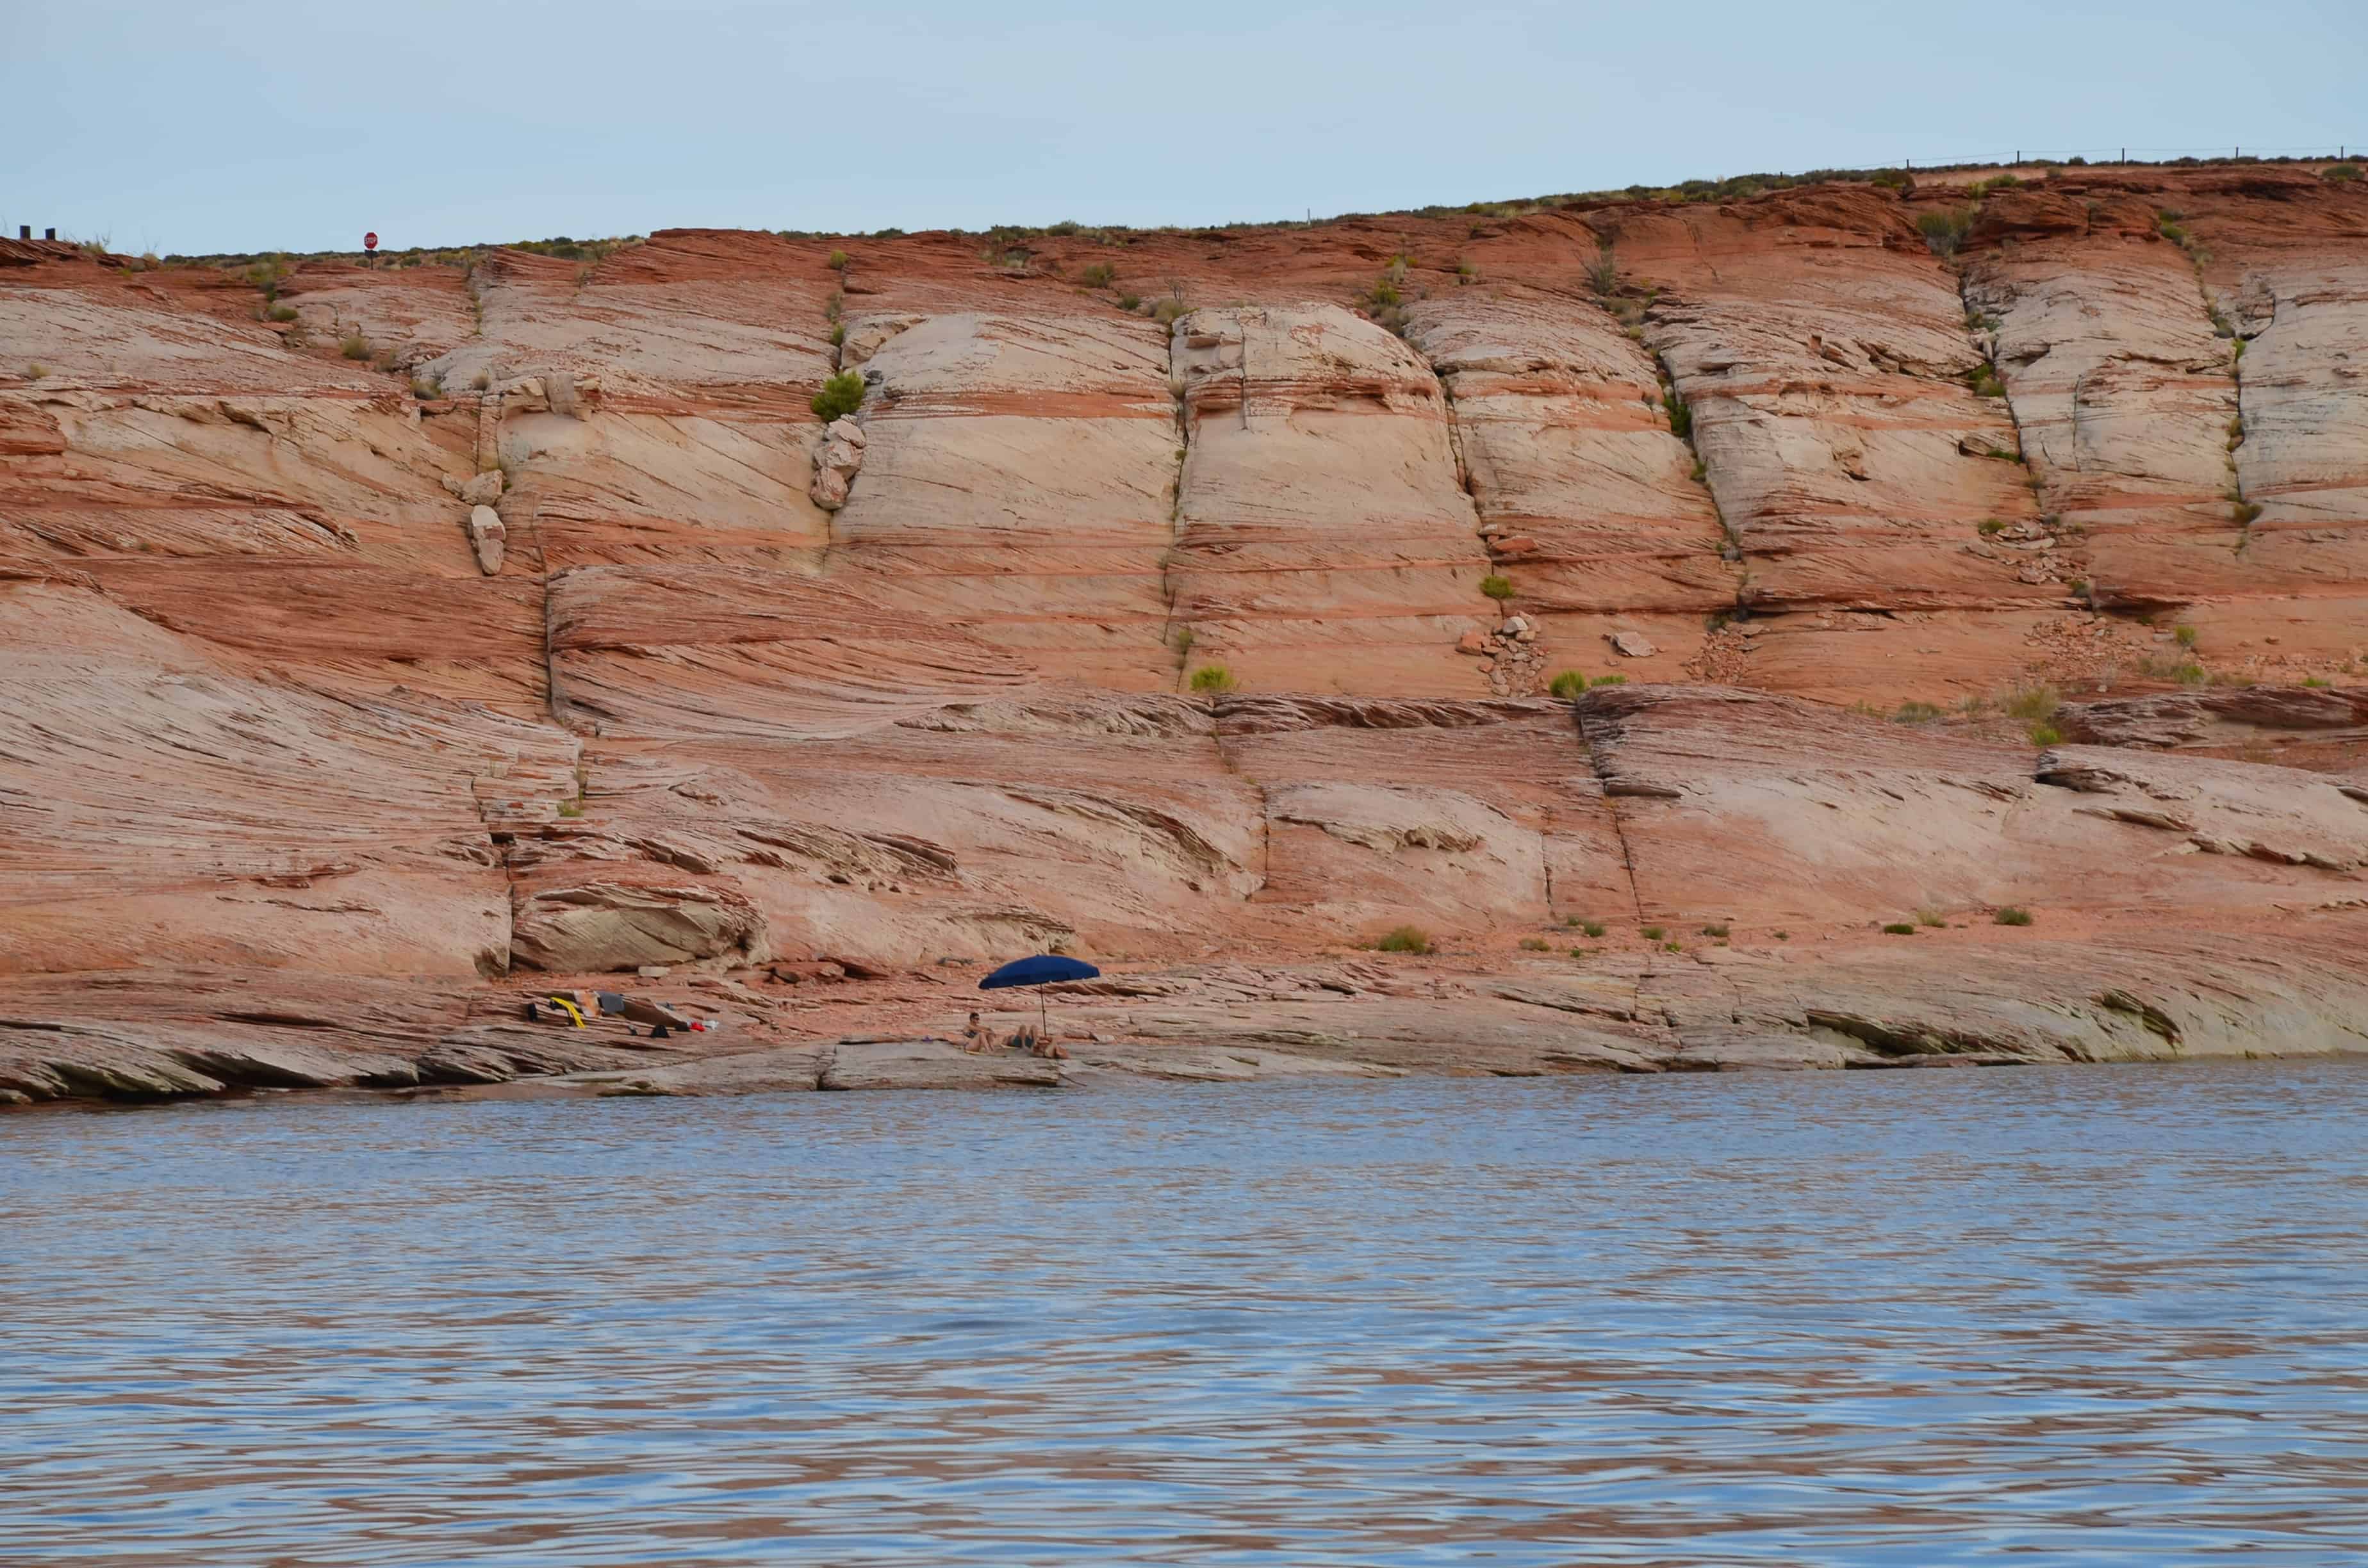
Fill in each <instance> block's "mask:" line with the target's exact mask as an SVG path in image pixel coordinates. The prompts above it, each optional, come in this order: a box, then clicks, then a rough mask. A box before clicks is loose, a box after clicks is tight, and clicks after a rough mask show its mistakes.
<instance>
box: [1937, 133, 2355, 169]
mask: <svg viewBox="0 0 2368 1568" xmlns="http://www.w3.org/2000/svg"><path fill="white" fill-rule="evenodd" d="M2361 146H2368V137H2362V139H2361V140H2360V141H2357V142H2336V143H2334V144H2333V145H2332V146H2330V145H2328V143H2327V142H2313V143H2311V144H2310V145H2308V146H2305V147H2255V148H2252V149H2251V150H2250V151H2249V152H2248V150H2247V149H2245V148H2243V147H2240V146H2236V145H2234V144H2230V143H2225V142H2224V143H2223V144H2222V145H2220V146H2217V147H2017V148H2015V149H2014V150H2013V151H2011V152H2005V153H1940V154H1937V155H1935V156H1932V157H1929V158H1924V157H1918V158H1902V159H1900V160H1899V163H1900V166H1901V167H1902V168H1910V169H1914V168H1925V169H1944V168H1952V167H1963V166H1966V165H1976V164H2028V163H2034V162H2037V161H2039V160H2041V159H2045V160H2047V161H2048V162H2051V163H2057V164H2065V163H2069V162H2071V161H2072V160H2073V159H2075V158H2079V159H2083V160H2085V161H2087V162H2089V163H2092V164H2094V163H2109V164H2127V163H2132V162H2136V163H2158V162H2160V161H2161V160H2163V159H2165V158H2196V159H2202V160H2206V161H2213V160H2220V159H2226V160H2229V161H2232V162H2233V161H2241V160H2243V159H2247V158H2260V159H2264V160H2267V159H2271V158H2283V159H2299V160H2302V161H2304V162H2308V161H2310V160H2311V159H2315V158H2330V159H2345V158H2350V157H2351V156H2353V155H2354V154H2353V153H2352V151H2351V149H2353V148H2354V147H2361Z"/></svg>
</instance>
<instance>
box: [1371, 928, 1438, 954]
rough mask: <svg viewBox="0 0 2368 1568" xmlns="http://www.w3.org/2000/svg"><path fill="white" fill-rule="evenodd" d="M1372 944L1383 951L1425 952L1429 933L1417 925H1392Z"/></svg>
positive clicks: (1428, 947) (1427, 950)
mask: <svg viewBox="0 0 2368 1568" xmlns="http://www.w3.org/2000/svg"><path fill="white" fill-rule="evenodd" d="M1373 946H1374V947H1375V948H1377V949H1380V950H1382V951H1383V952H1385V953H1427V952H1429V951H1430V933H1429V932H1428V931H1425V930H1424V929H1423V928H1422V927H1421V926H1392V927H1391V928H1390V929H1389V930H1387V931H1384V932H1383V933H1382V937H1381V940H1379V941H1377V942H1375V943H1374V944H1373Z"/></svg>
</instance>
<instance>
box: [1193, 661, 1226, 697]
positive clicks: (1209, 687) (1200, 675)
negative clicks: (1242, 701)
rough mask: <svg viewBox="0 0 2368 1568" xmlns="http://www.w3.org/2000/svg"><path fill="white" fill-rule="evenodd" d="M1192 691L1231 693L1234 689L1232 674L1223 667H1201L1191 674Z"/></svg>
mask: <svg viewBox="0 0 2368 1568" xmlns="http://www.w3.org/2000/svg"><path fill="white" fill-rule="evenodd" d="M1192 689H1193V690H1195V691H1231V690H1233V689H1234V672H1233V671H1231V670H1229V669H1227V668H1225V666H1224V665H1201V667H1200V668H1199V669H1197V670H1194V671H1193V672H1192Z"/></svg>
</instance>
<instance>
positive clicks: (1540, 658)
mask: <svg viewBox="0 0 2368 1568" xmlns="http://www.w3.org/2000/svg"><path fill="white" fill-rule="evenodd" d="M1406 345H1407V347H1411V348H1412V349H1413V350H1414V351H1415V354H1416V355H1417V358H1420V359H1421V360H1422V363H1423V367H1424V368H1425V369H1428V370H1429V372H1430V379H1431V381H1432V382H1433V383H1435V384H1436V385H1437V386H1438V388H1439V401H1440V407H1441V408H1443V409H1444V410H1445V411H1446V415H1447V449H1448V451H1449V453H1450V454H1451V455H1452V457H1453V458H1454V460H1455V483H1456V486H1457V488H1459V489H1461V490H1462V491H1463V498H1464V500H1465V502H1466V503H1468V504H1469V505H1470V506H1471V508H1472V535H1473V537H1474V539H1477V540H1479V541H1480V548H1481V549H1482V550H1483V551H1486V552H1487V557H1488V570H1489V572H1490V574H1504V575H1505V576H1506V577H1507V578H1508V581H1516V580H1517V579H1515V578H1514V577H1513V574H1514V573H1515V572H1516V571H1517V570H1518V568H1517V567H1516V565H1515V562H1513V561H1511V560H1509V559H1508V558H1507V557H1505V556H1503V555H1500V554H1499V553H1498V552H1497V536H1496V535H1495V534H1494V533H1492V532H1491V531H1490V530H1489V528H1488V526H1487V517H1486V514H1485V513H1484V512H1483V511H1482V510H1481V506H1480V496H1479V494H1478V493H1477V491H1476V490H1475V489H1474V485H1473V479H1472V458H1471V454H1470V453H1469V451H1467V449H1466V448H1465V443H1464V439H1463V423H1462V421H1461V420H1460V419H1459V418H1458V416H1457V414H1456V408H1455V388H1454V386H1453V384H1452V382H1450V381H1449V380H1448V378H1447V377H1446V376H1445V375H1443V374H1441V373H1440V369H1439V362H1438V361H1437V360H1436V359H1434V358H1431V354H1430V350H1429V347H1427V346H1425V345H1424V344H1422V343H1419V342H1417V341H1416V340H1415V339H1414V337H1413V336H1412V335H1407V336H1406ZM1244 358H1245V359H1247V355H1245V356H1244ZM1517 597H1518V595H1517ZM1494 611H1495V614H1496V616H1497V630H1496V631H1495V632H1494V633H1493V634H1492V635H1491V636H1490V638H1489V644H1490V654H1489V660H1488V664H1487V666H1486V668H1485V669H1483V670H1481V671H1479V672H1478V673H1479V675H1480V678H1481V681H1482V684H1484V685H1486V687H1488V689H1489V691H1490V692H1491V693H1493V694H1494V695H1496V696H1497V697H1527V696H1530V695H1531V693H1533V692H1535V691H1536V690H1537V688H1538V686H1539V676H1541V674H1542V673H1543V671H1544V669H1545V664H1546V642H1545V639H1544V637H1543V634H1542V633H1540V632H1538V631H1531V638H1530V640H1529V641H1526V642H1524V641H1521V640H1520V631H1526V630H1530V629H1531V620H1530V619H1529V618H1527V617H1524V616H1520V615H1510V616H1508V615H1507V614H1506V612H1505V608H1504V606H1502V605H1497V606H1495V607H1494Z"/></svg>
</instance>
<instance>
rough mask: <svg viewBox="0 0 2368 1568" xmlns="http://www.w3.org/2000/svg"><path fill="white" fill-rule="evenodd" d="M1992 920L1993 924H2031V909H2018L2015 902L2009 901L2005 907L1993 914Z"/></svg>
mask: <svg viewBox="0 0 2368 1568" xmlns="http://www.w3.org/2000/svg"><path fill="white" fill-rule="evenodd" d="M1990 920H1991V922H1992V923H1993V924H1995V925H1998V926H2028V925H2030V924H2031V911H2029V910H2028V909H2017V908H2016V907H2015V906H2014V905H2013V904H2010V903H2009V904H2008V905H2007V906H2006V907H2005V908H2004V909H2001V910H1999V911H1998V913H1997V914H1996V915H1991V916H1990Z"/></svg>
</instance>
